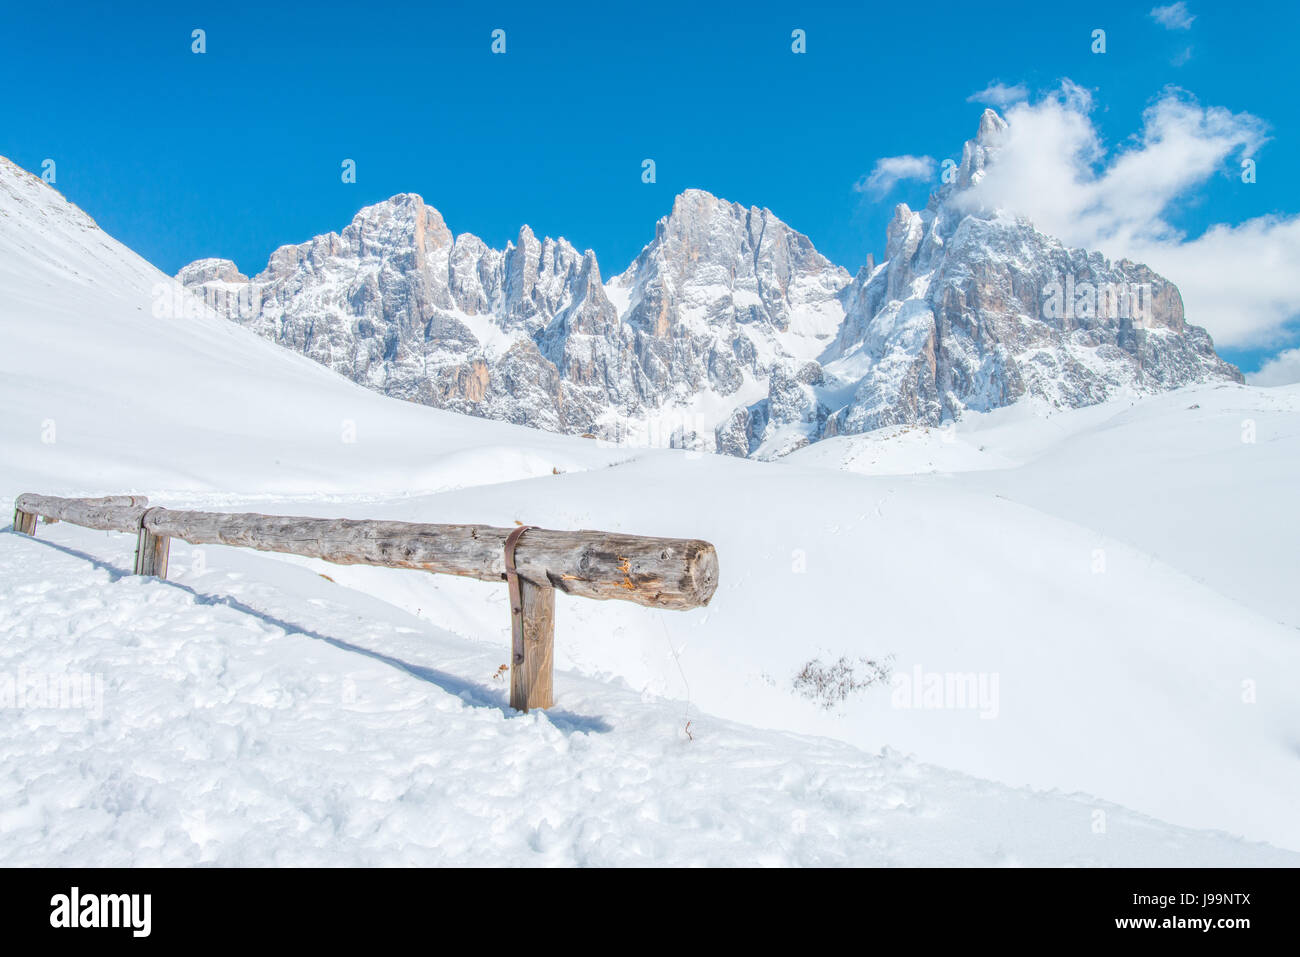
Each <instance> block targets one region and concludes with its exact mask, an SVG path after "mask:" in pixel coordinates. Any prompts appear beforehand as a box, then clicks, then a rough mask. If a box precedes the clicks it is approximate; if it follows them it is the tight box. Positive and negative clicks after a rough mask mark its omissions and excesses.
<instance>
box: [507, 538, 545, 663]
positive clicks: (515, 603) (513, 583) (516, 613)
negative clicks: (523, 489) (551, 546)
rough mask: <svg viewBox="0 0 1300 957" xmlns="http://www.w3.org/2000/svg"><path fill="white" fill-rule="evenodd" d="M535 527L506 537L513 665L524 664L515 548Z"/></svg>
mask: <svg viewBox="0 0 1300 957" xmlns="http://www.w3.org/2000/svg"><path fill="white" fill-rule="evenodd" d="M536 527H537V526H536V525H520V526H519V527H518V528H516V529H513V530H512V531H511V532H510V534H509V535H507V536H506V546H505V549H506V585H507V586H508V587H509V589H510V632H511V642H512V646H513V649H514V663H515V664H517V665H521V664H523V663H524V596H523V589H521V588H520V587H519V572H518V570H517V569H516V568H515V546H516V545H518V544H519V539H521V538H523V536H524V532H526V531H528V530H529V529H530V528H536Z"/></svg>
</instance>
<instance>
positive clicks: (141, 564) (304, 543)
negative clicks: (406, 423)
mask: <svg viewBox="0 0 1300 957" xmlns="http://www.w3.org/2000/svg"><path fill="white" fill-rule="evenodd" d="M37 516H44V517H45V518H47V519H55V520H60V521H67V522H72V523H73V524H76V525H83V526H85V527H87V528H97V529H106V530H109V531H120V532H129V533H131V534H134V535H136V542H137V543H136V560H135V573H136V574H137V575H156V576H158V577H160V578H165V577H166V576H167V557H168V551H169V547H170V542H171V539H173V538H179V539H182V540H183V541H186V542H189V543H191V544H193V545H234V546H239V547H243V548H255V549H258V550H260V551H271V552H285V553H289V554H294V555H303V556H306V557H309V558H320V559H323V560H324V561H328V562H333V563H335V564H339V565H377V566H381V567H385V568H411V569H416V570H420V571H426V572H433V573H436V574H446V575H461V576H465V577H469V578H477V579H479V580H481V581H492V582H501V581H505V582H506V583H507V587H508V590H509V597H510V609H511V612H510V614H511V628H510V631H511V680H510V704H511V706H512V707H515V708H517V709H519V710H522V711H526V710H528V709H529V708H547V707H550V706H551V704H552V700H553V691H552V670H553V661H554V630H555V592H556V591H562V592H565V593H566V594H569V595H575V596H578V597H581V598H595V599H599V600H610V599H613V600H618V601H630V602H635V603H636V604H639V605H646V606H649V607H652V608H672V609H681V610H684V609H690V608H698V607H700V606H702V605H706V604H708V602H709V599H710V598H712V597H713V593H714V591H715V590H716V589H717V586H718V555H717V552H716V550H715V549H714V547H713V546H712V545H711V544H709V543H708V542H705V541H700V540H699V539H680V538H649V537H646V536H642V535H625V534H620V533H614V532H596V531H558V530H554V529H545V528H537V527H535V526H531V525H521V526H518V527H515V528H496V527H493V526H490V525H428V524H423V523H416V522H392V521H384V520H377V519H345V518H344V519H327V518H306V517H293V516H282V515H260V514H257V513H251V512H249V513H226V512H202V511H188V510H186V511H182V510H173V509H167V508H160V507H154V508H150V507H148V499H147V498H145V497H144V496H130V495H116V496H104V497H101V498H94V499H91V498H57V497H55V496H48V495H35V494H31V493H28V494H24V495H20V496H19V497H18V498H17V499H16V500H15V502H14V529H15V530H16V531H19V532H23V533H24V534H28V535H34V534H35V533H36V518H37ZM525 532H527V533H528V534H527V536H526V537H525V535H524V533H525Z"/></svg>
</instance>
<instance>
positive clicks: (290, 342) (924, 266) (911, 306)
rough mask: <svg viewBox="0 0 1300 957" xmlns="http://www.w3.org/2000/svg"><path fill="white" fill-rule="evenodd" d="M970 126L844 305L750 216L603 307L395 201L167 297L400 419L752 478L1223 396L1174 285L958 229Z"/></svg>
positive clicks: (701, 237) (543, 263)
mask: <svg viewBox="0 0 1300 957" xmlns="http://www.w3.org/2000/svg"><path fill="white" fill-rule="evenodd" d="M1005 126H1006V125H1005V123H1004V122H1003V121H1002V120H1001V119H1000V118H999V117H998V116H997V114H995V113H993V112H992V111H987V112H986V113H985V114H984V116H983V117H982V119H981V121H980V128H979V134H978V135H977V137H976V138H975V139H974V140H971V141H970V142H968V143H967V144H966V146H965V149H964V150H963V154H962V164H961V167H960V168H959V170H958V171H957V176H956V177H955V179H954V182H953V183H952V184H949V185H946V186H944V187H942V188H941V189H940V190H939V191H938V192H937V193H936V194H935V195H934V196H933V197H932V198H931V201H930V204H929V206H928V207H927V208H926V209H925V210H922V211H920V212H913V211H912V210H911V209H909V208H908V207H907V206H905V205H900V206H899V207H898V208H897V210H896V211H895V215H894V218H893V221H892V222H891V223H890V225H889V228H888V232H887V243H886V255H885V260H884V261H883V262H882V263H881V264H880V265H879V266H876V265H875V264H874V262H873V261H872V260H871V259H870V258H868V265H867V266H866V267H864V268H863V269H862V270H860V271H859V273H858V275H857V276H856V277H855V278H852V279H850V277H849V275H848V273H847V272H845V271H844V270H843V269H841V268H839V267H838V266H835V265H834V264H832V263H830V262H828V261H827V260H826V259H825V258H824V257H823V256H821V254H819V253H818V252H817V251H816V249H814V248H813V246H812V243H811V242H810V241H809V240H808V238H807V237H805V236H803V235H801V234H800V233H798V232H795V231H794V230H793V229H791V228H790V227H789V226H787V225H786V224H785V223H783V222H781V221H780V220H779V219H777V218H776V217H775V216H774V215H772V213H771V212H770V211H768V210H765V209H757V208H753V207H751V208H748V209H747V208H745V207H743V206H740V205H737V204H733V203H727V202H725V201H723V200H720V199H717V198H716V197H714V196H711V195H710V194H708V193H705V192H702V191H700V190H688V191H686V192H685V193H683V194H682V195H681V196H678V197H677V199H676V201H675V202H674V204H673V209H672V212H671V213H670V214H669V215H668V216H666V217H665V218H663V219H662V220H660V221H659V223H658V224H657V226H656V229H655V236H654V239H653V240H652V241H651V242H650V243H649V244H648V245H647V246H646V247H645V248H644V249H643V250H642V252H641V254H640V255H639V256H638V257H637V259H636V261H635V262H633V263H632V265H631V266H630V267H629V268H628V269H627V270H626V271H625V272H623V273H622V274H621V275H619V276H617V277H615V278H614V279H613V280H611V281H610V282H609V283H608V284H604V283H603V282H602V280H601V273H600V268H599V266H598V265H597V262H596V257H595V255H594V253H592V252H590V251H587V252H585V253H580V252H579V251H578V250H577V249H575V248H574V247H573V246H572V245H571V244H570V243H568V242H567V241H565V240H563V239H558V240H557V239H549V238H546V239H540V240H539V239H538V238H537V237H536V236H534V235H533V233H532V231H531V230H530V229H529V228H528V227H527V226H525V227H523V228H522V229H521V230H520V232H519V237H518V239H517V241H515V242H513V243H509V244H507V246H506V248H505V249H504V250H494V249H491V248H489V247H488V246H487V245H486V244H485V243H484V242H483V241H482V240H480V239H478V238H477V237H475V236H472V235H469V234H462V235H460V236H455V237H453V235H452V233H451V231H450V230H449V229H448V228H447V226H446V224H445V223H444V222H443V220H442V217H441V216H440V215H439V214H438V212H437V211H436V210H434V209H433V208H432V207H429V206H427V205H426V204H425V203H424V201H423V200H422V199H421V198H420V197H418V196H415V195H413V194H402V195H399V196H395V197H393V198H392V199H390V200H388V201H386V202H383V203H379V204H377V205H375V206H371V207H367V208H366V209H363V210H362V211H361V212H360V213H358V214H357V216H356V217H355V218H354V219H353V221H352V223H351V224H350V225H348V226H347V227H346V228H345V229H344V230H343V231H342V232H341V233H338V234H335V233H330V234H328V235H325V236H318V237H316V238H315V239H313V240H311V241H309V242H307V243H303V244H301V245H297V246H285V247H282V248H280V249H278V250H276V251H275V253H274V254H273V255H272V256H271V259H270V262H269V263H268V264H267V267H266V269H265V270H263V271H262V272H261V273H260V274H258V275H257V276H254V277H253V278H251V279H249V278H247V277H245V276H243V275H242V274H240V272H239V270H238V269H237V268H236V267H235V264H234V263H232V262H229V261H227V260H220V259H204V260H199V261H198V262H195V263H192V264H190V265H189V266H186V267H185V268H184V269H183V270H181V272H180V274H179V276H178V278H179V279H180V280H181V281H182V282H183V283H184V284H185V285H186V286H187V287H189V288H190V289H192V290H194V291H196V292H198V293H201V294H202V295H203V297H204V298H205V299H206V300H207V301H208V303H209V304H210V305H212V306H214V307H215V308H218V309H219V310H222V311H224V312H225V313H226V314H227V315H229V316H230V317H231V318H232V319H235V320H236V321H239V322H241V323H244V324H246V325H249V326H251V327H252V328H254V329H255V330H256V331H257V332H259V333H260V334H262V335H263V336H266V337H267V338H269V339H273V340H274V341H276V342H279V343H281V344H282V345H285V346H287V347H289V348H292V349H295V350H297V351H299V352H302V353H304V354H306V355H308V356H310V357H312V358H313V359H315V360H316V361H318V362H320V363H322V364H324V365H327V366H329V367H330V368H332V369H334V370H336V371H338V372H341V373H342V374H344V375H346V376H348V377H350V378H352V379H354V380H356V381H357V382H360V383H362V384H364V385H367V386H369V387H371V388H374V389H377V390H379V391H381V392H385V393H387V394H389V395H392V396H396V397H399V398H404V399H409V400H412V401H416V402H422V403H426V404H429V405H434V406H438V407H440V408H446V409H451V410H454V411H458V412H464V413H469V414H473V415H480V416H486V417H490V418H497V419H505V420H508V421H511V422H516V423H520V424H524V425H531V426H535V427H538V428H543V429H549V430H553V431H563V432H570V433H595V434H598V435H601V436H605V437H608V438H611V439H615V440H620V441H623V440H631V441H643V442H650V443H653V444H659V445H673V446H678V447H690V448H698V449H703V450H709V451H712V450H717V451H720V452H725V453H727V454H731V455H758V456H762V457H770V456H776V455H781V454H784V453H786V452H788V451H791V450H792V449H794V448H798V447H799V446H801V445H804V444H807V443H808V442H811V441H816V440H818V439H819V438H822V437H823V436H826V435H835V434H841V433H846V432H860V431H866V430H869V429H873V428H877V427H879V426H882V425H889V424H895V423H927V424H938V423H939V422H941V421H943V420H944V419H946V418H950V417H955V416H958V415H960V414H961V413H962V412H963V411H965V410H967V409H974V410H986V409H991V408H995V407H998V406H1001V405H1006V404H1008V403H1010V402H1014V401H1016V400H1017V399H1018V398H1020V397H1022V396H1025V395H1034V396H1038V397H1041V398H1044V399H1046V400H1048V401H1050V402H1053V403H1056V404H1057V405H1060V406H1071V407H1072V406H1080V405H1088V404H1091V403H1095V402H1099V401H1102V400H1103V399H1105V398H1107V397H1109V396H1110V395H1113V394H1114V393H1115V392H1116V391H1117V390H1120V389H1133V390H1136V391H1157V390H1162V389H1169V388H1174V387H1177V386H1180V385H1185V384H1189V383H1192V382H1199V381H1204V380H1206V379H1214V378H1223V379H1235V380H1237V381H1240V379H1241V376H1240V374H1239V373H1238V372H1237V370H1236V369H1235V368H1233V367H1232V366H1230V365H1228V364H1227V363H1225V362H1223V361H1222V360H1220V359H1219V358H1218V356H1217V355H1216V354H1215V352H1214V347H1213V343H1212V342H1211V341H1210V338H1209V336H1208V335H1207V334H1206V333H1205V331H1204V330H1202V329H1200V328H1198V327H1196V326H1192V325H1189V324H1187V323H1186V322H1185V320H1184V317H1183V306H1182V299H1181V297H1180V296H1179V294H1178V290H1177V288H1176V287H1174V286H1173V285H1172V284H1170V283H1169V282H1167V281H1166V280H1164V279H1162V278H1161V277H1159V276H1157V275H1155V274H1154V273H1152V272H1151V271H1150V270H1149V269H1147V268H1146V267H1145V266H1140V265H1136V264H1133V263H1129V262H1124V261H1121V262H1118V263H1111V262H1109V261H1107V260H1106V259H1104V258H1103V257H1102V256H1100V255H1099V254H1097V253H1087V252H1085V251H1083V250H1068V249H1066V248H1065V247H1063V246H1062V245H1061V244H1060V243H1059V242H1057V241H1056V240H1053V239H1051V238H1050V237H1047V236H1044V235H1042V234H1041V233H1038V232H1036V231H1035V230H1034V229H1033V227H1032V226H1031V225H1030V224H1029V223H1028V222H1025V221H1023V220H1017V219H1015V218H1013V217H1009V216H1007V215H1005V214H1003V213H1001V212H999V211H996V210H982V209H975V208H970V204H969V200H968V194H967V192H966V190H967V187H969V186H970V185H971V184H972V183H975V182H978V180H979V178H980V176H982V174H983V170H984V168H985V166H986V164H988V163H991V162H996V161H997V143H998V139H999V137H1000V135H1001V134H1002V132H1003V131H1004V130H1005Z"/></svg>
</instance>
